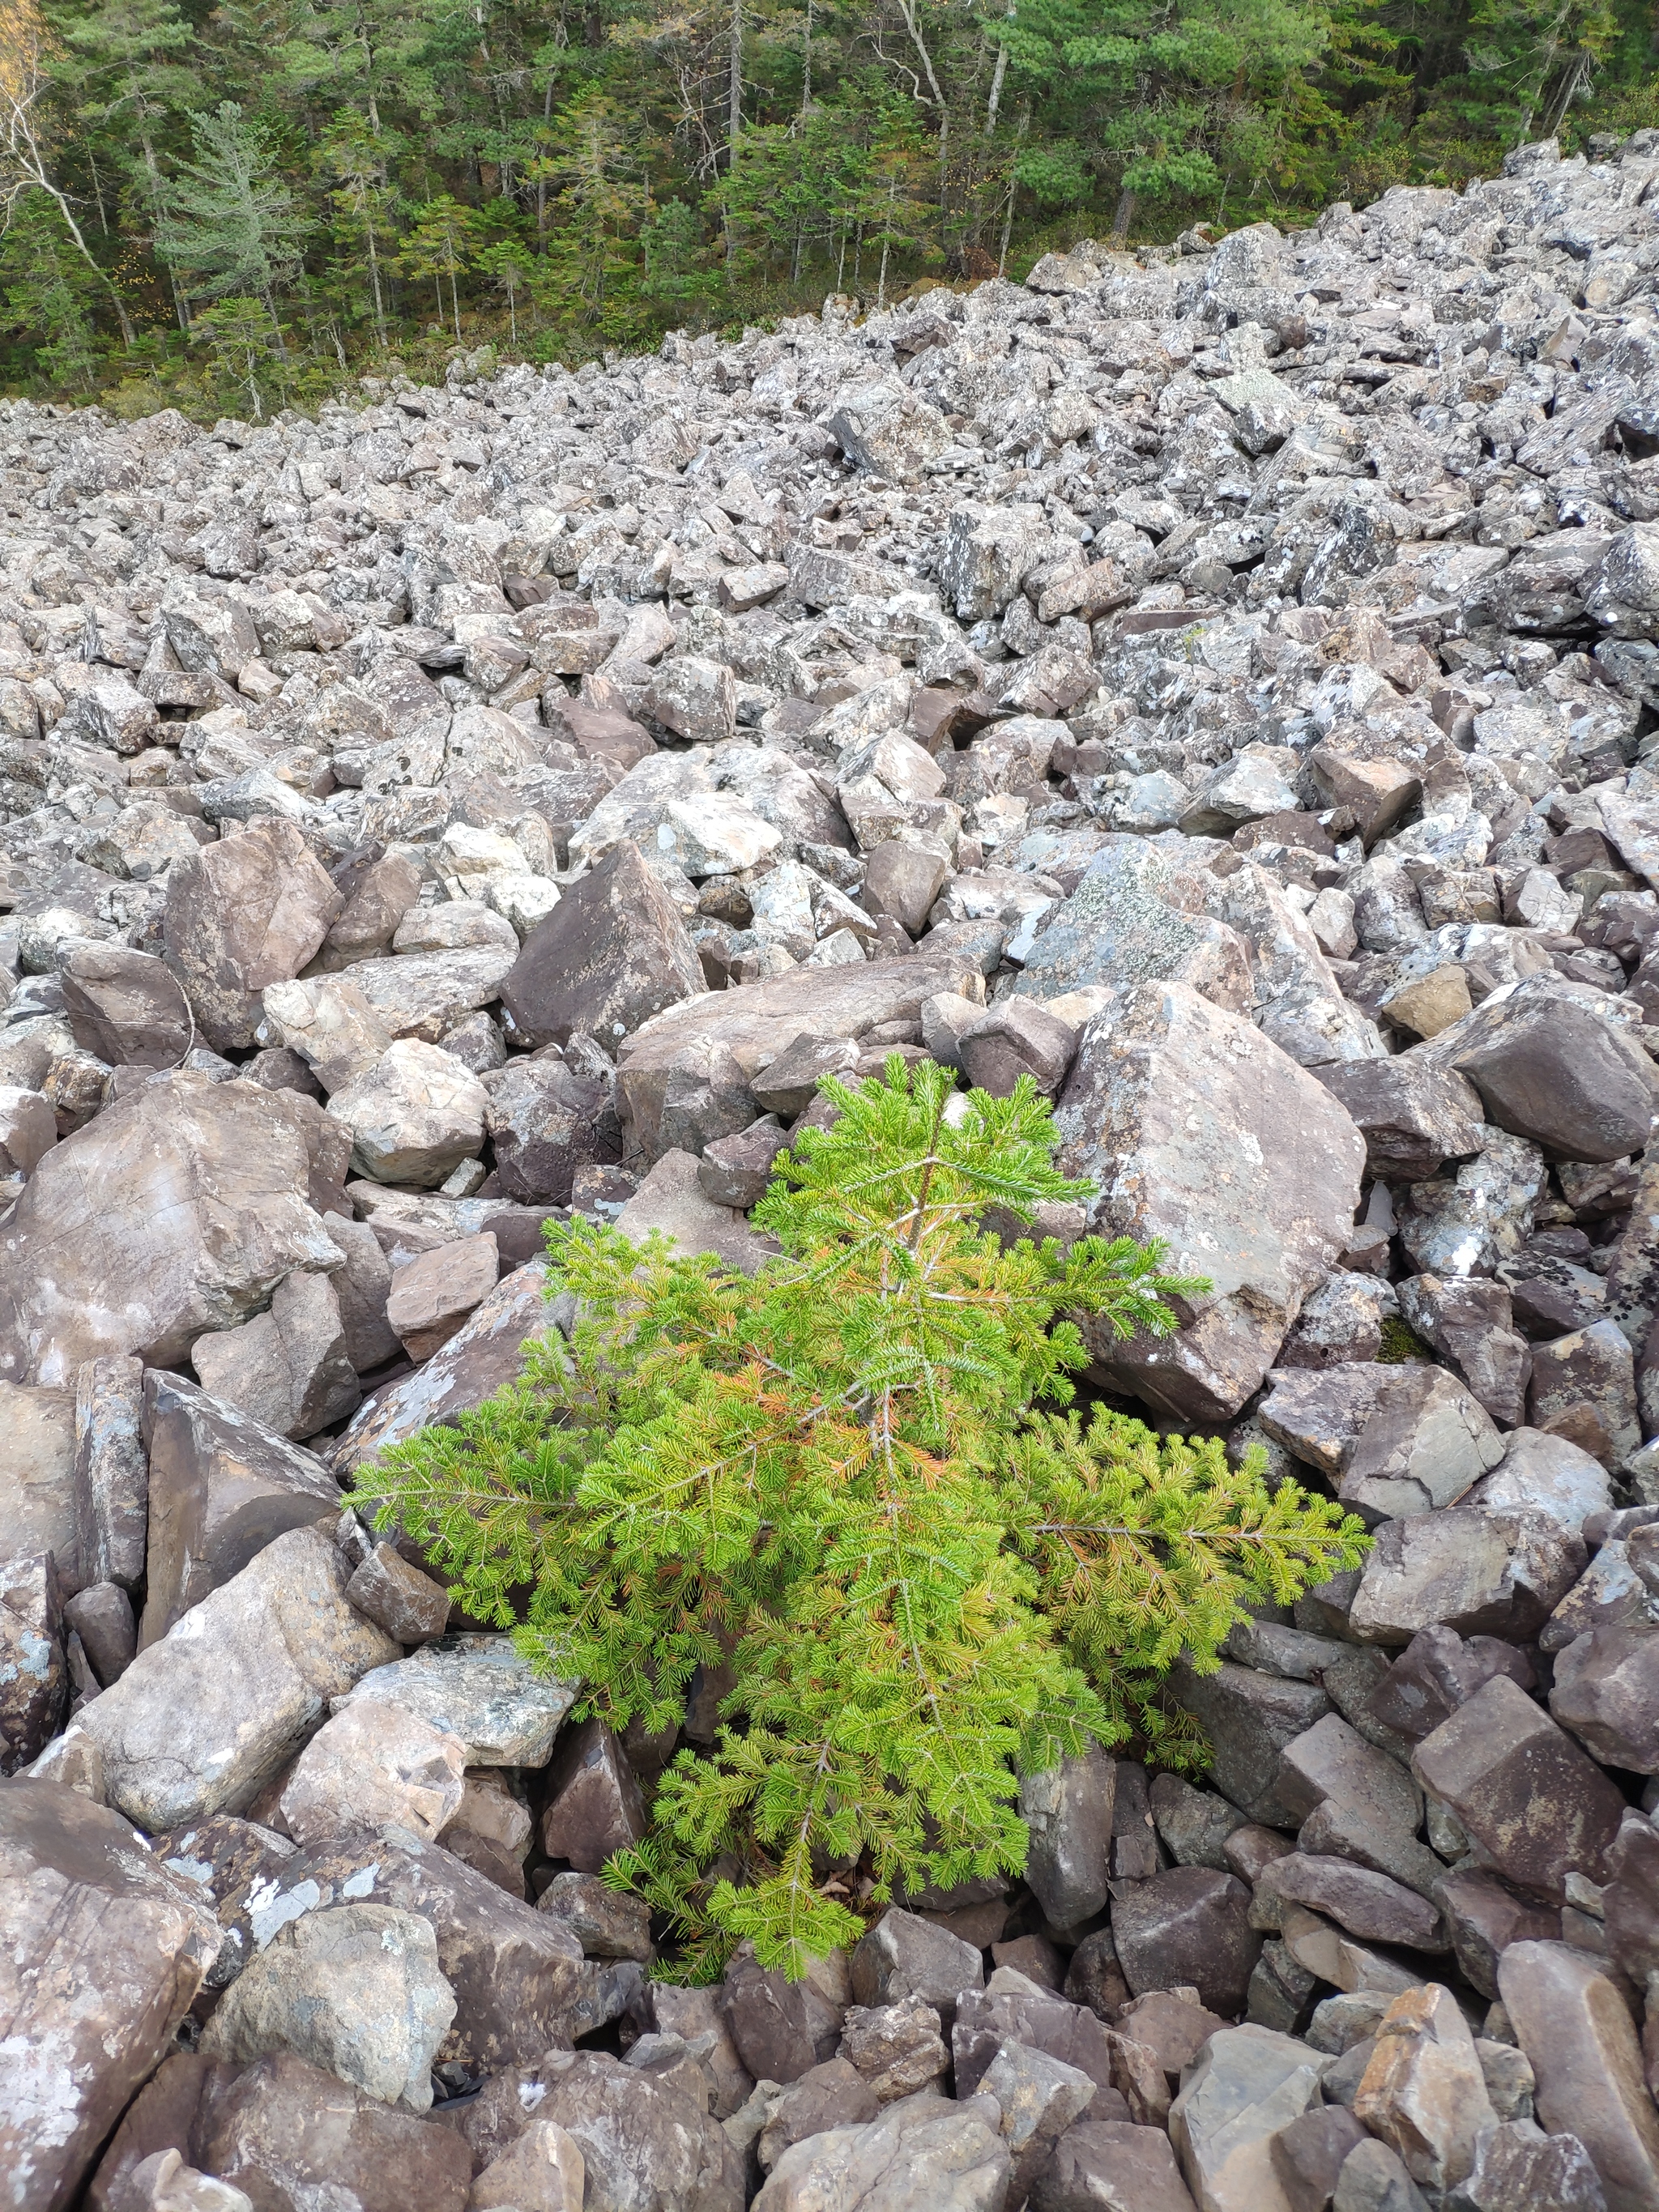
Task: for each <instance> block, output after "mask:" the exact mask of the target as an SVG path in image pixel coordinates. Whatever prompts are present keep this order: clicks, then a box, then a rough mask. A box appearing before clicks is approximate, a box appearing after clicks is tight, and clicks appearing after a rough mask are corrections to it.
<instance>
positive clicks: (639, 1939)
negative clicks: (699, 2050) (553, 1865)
mask: <svg viewBox="0 0 1659 2212" xmlns="http://www.w3.org/2000/svg"><path fill="white" fill-rule="evenodd" d="M536 1910H537V1911H538V1912H547V1913H550V1914H551V1915H552V1916H553V1917H554V1918H555V1919H556V1920H557V1921H559V1922H560V1923H562V1925H563V1926H565V1927H566V1928H568V1929H569V1930H570V1932H571V1934H572V1935H573V1936H575V1938H576V1940H577V1941H578V1942H580V1945H581V1947H582V1953H583V1955H584V1956H585V1957H586V1958H589V1959H637V1960H639V1962H640V1964H641V1966H647V1965H648V1964H649V1963H650V1960H651V1909H650V1907H649V1906H648V1905H647V1903H646V1901H645V1899H643V1898H642V1897H630V1896H629V1895H628V1894H627V1893H625V1892H623V1891H621V1890H615V1889H609V1888H607V1887H605V1883H604V1882H602V1881H599V1878H598V1876H597V1875H591V1874H578V1873H576V1872H575V1871H574V1869H573V1870H572V1871H571V1872H569V1873H567V1874H556V1875H554V1877H553V1879H552V1881H550V1882H549V1884H548V1886H547V1887H546V1888H545V1889H544V1891H543V1892H542V1893H541V1895H540V1896H539V1897H538V1899H537V1900H536ZM687 2040H688V2041H690V2040H694V2039H692V2038H688V2039H687Z"/></svg>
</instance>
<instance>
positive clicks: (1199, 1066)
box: [1056, 984, 1364, 1420]
mask: <svg viewBox="0 0 1659 2212" xmlns="http://www.w3.org/2000/svg"><path fill="white" fill-rule="evenodd" d="M1056 1121H1057V1123H1058V1126H1059V1128H1060V1136H1061V1140H1062V1143H1061V1152H1060V1164H1061V1166H1062V1167H1063V1168H1064V1169H1065V1170H1066V1172H1067V1173H1069V1174H1073V1175H1086V1174H1093V1175H1094V1176H1097V1178H1099V1177H1102V1176H1103V1185H1102V1198H1101V1200H1100V1203H1099V1205H1098V1206H1097V1210H1096V1224H1097V1226H1098V1228H1099V1229H1100V1230H1101V1231H1102V1232H1103V1233H1105V1234H1108V1235H1131V1236H1134V1237H1139V1238H1141V1239H1143V1240H1144V1239H1145V1238H1146V1237H1153V1236H1161V1237H1167V1238H1168V1240H1169V1242H1170V1248H1171V1253H1170V1257H1171V1261H1172V1262H1173V1263H1174V1264H1175V1265H1176V1266H1177V1267H1183V1268H1184V1267H1190V1268H1191V1269H1192V1270H1193V1272H1194V1273H1200V1272H1201V1273H1203V1274H1204V1275H1206V1277H1207V1278H1208V1279H1209V1280H1210V1282H1211V1284H1212V1289H1211V1291H1208V1292H1206V1293H1200V1294H1197V1295H1188V1296H1185V1297H1181V1298H1178V1299H1177V1300H1176V1310H1177V1312H1178V1313H1179V1314H1180V1315H1181V1316H1182V1321H1183V1324H1184V1326H1183V1327H1182V1329H1181V1331H1180V1332H1179V1334H1176V1335H1175V1336H1172V1337H1167V1338H1163V1339H1159V1340H1156V1341H1153V1340H1148V1341H1147V1342H1146V1344H1145V1345H1144V1346H1131V1347H1128V1348H1127V1349H1126V1348H1123V1347H1120V1346H1115V1344H1113V1343H1111V1342H1109V1341H1108V1340H1106V1339H1104V1338H1102V1339H1101V1340H1099V1341H1098V1342H1095V1343H1094V1345H1093V1349H1094V1351H1095V1354H1096V1358H1097V1361H1098V1362H1099V1363H1100V1366H1101V1371H1102V1373H1103V1375H1104V1376H1110V1377H1111V1378H1112V1379H1113V1380H1114V1382H1115V1383H1116V1385H1117V1386H1118V1387H1120V1388H1128V1389H1135V1390H1138V1391H1139V1392H1141V1393H1143V1394H1150V1395H1151V1396H1152V1398H1153V1399H1154V1400H1155V1401H1156V1402H1158V1403H1159V1404H1161V1405H1166V1406H1167V1407H1169V1409H1170V1411H1171V1412H1176V1413H1181V1414H1183V1415H1186V1416H1188V1417H1199V1418H1202V1419H1210V1420H1215V1419H1227V1418H1229V1417H1230V1416H1231V1415H1232V1414H1233V1413H1237V1411H1238V1409H1239V1407H1241V1406H1242V1405H1243V1402H1244V1401H1245V1399H1246V1398H1247V1397H1249V1395H1250V1394H1251V1393H1252V1391H1254V1390H1255V1389H1256V1388H1257V1386H1258V1385H1259V1384H1260V1383H1261V1378H1262V1376H1264V1375H1265V1374H1266V1372H1267V1369H1268V1367H1269V1366H1270V1365H1271V1364H1272V1363H1273V1357H1274V1355H1275V1354H1276V1352H1278V1349H1279V1345H1280V1343H1281V1342H1282V1341H1283V1340H1284V1336H1285V1332H1286V1330H1288V1328H1290V1325H1291V1322H1293V1321H1294V1320H1295V1318H1296V1315H1297V1310H1298V1309H1299V1307H1300V1305H1301V1303H1302V1300H1303V1298H1304V1297H1305V1296H1306V1295H1307V1293H1308V1291H1310V1290H1311V1289H1312V1288H1313V1286H1314V1285H1315V1283H1316V1281H1317V1280H1318V1279H1321V1278H1322V1276H1323V1275H1324V1274H1325V1273H1327V1272H1328V1269H1329V1267H1331V1265H1332V1264H1333V1262H1334V1260H1335V1259H1336V1257H1337V1256H1338V1255H1339V1253H1340V1250H1341V1249H1342V1247H1343V1245H1344V1243H1346V1237H1347V1232H1348V1230H1349V1228H1350V1226H1351V1225H1352V1219H1353V1212H1354V1207H1355V1206H1356V1205H1357V1203H1358V1195H1359V1175H1360V1170H1361V1167H1362V1165H1363V1161H1364V1147H1363V1145H1362V1142H1361V1139H1360V1137H1359V1134H1358V1131H1357V1130H1356V1129H1355V1128H1354V1126H1353V1124H1352V1121H1350V1120H1349V1119H1348V1116H1347V1115H1346V1111H1345V1110H1344V1109H1342V1108H1341V1107H1340V1105H1339V1104H1338V1103H1337V1102H1336V1101H1335V1100H1334V1098H1332V1097H1330V1095H1329V1094H1328V1092H1327V1091H1324V1090H1323V1089H1322V1087H1321V1086H1320V1085H1318V1084H1316V1082H1315V1081H1314V1080H1313V1079H1312V1078H1311V1077H1310V1076H1309V1075H1307V1074H1306V1073H1304V1072H1303V1071H1302V1070H1301V1069H1299V1068H1298V1067H1297V1066H1296V1064H1295V1063H1294V1062H1293V1061H1292V1060H1290V1059H1289V1058H1288V1057H1287V1056H1286V1055H1285V1054H1282V1053H1281V1052H1279V1049H1278V1048H1277V1047H1276V1046H1273V1045H1272V1044H1270V1043H1269V1042H1267V1039H1266V1038H1265V1037H1263V1036H1261V1033H1260V1032H1259V1031H1258V1030H1252V1029H1251V1028H1250V1027H1249V1024H1246V1023H1243V1022H1242V1021H1241V1020H1240V1019H1239V1018H1237V1016H1235V1015H1231V1014H1228V1013H1226V1012H1224V1011H1223V1010H1222V1009H1221V1008H1219V1007H1216V1006H1209V1005H1207V1004H1206V1002H1205V1001H1204V1000H1201V999H1200V998H1199V997H1198V995H1197V994H1196V993H1194V992H1193V991H1191V990H1190V989H1188V987H1186V986H1184V985H1181V984H1168V985H1161V986H1160V985H1153V984H1149V985H1147V986H1146V987H1144V988H1143V989H1142V990H1141V991H1140V992H1139V993H1138V994H1136V995H1135V996H1134V997H1133V999H1132V1000H1130V1001H1129V1003H1128V1004H1127V1006H1126V1008H1125V1010H1124V1013H1123V1016H1122V1018H1121V1020H1120V1021H1118V1022H1116V1023H1115V1024H1111V1025H1109V1026H1108V1025H1105V1024H1097V1025H1095V1026H1093V1027H1091V1029H1089V1030H1086V1031H1085V1035H1084V1038H1083V1042H1082V1045H1081V1047H1080V1048H1079V1055H1078V1060H1077V1063H1076V1065H1075V1066H1074V1067H1073V1071H1072V1073H1071V1076H1070V1077H1069V1079H1067V1082H1066V1088H1065V1090H1064V1091H1063V1092H1062V1093H1061V1096H1060V1103H1059V1107H1058V1109H1057V1112H1056ZM1290 1132H1294V1139H1293V1141H1291V1140H1289V1139H1288V1137H1287V1133H1290ZM1246 1162H1248V1163H1249V1173H1248V1174H1245V1173H1243V1171H1242V1170H1243V1164H1244V1163H1246Z"/></svg>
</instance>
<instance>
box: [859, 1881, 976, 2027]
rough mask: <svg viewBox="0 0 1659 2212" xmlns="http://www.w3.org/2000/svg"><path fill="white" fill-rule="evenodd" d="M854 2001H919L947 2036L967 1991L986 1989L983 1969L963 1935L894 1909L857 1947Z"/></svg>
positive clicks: (881, 1919)
mask: <svg viewBox="0 0 1659 2212" xmlns="http://www.w3.org/2000/svg"><path fill="white" fill-rule="evenodd" d="M852 1968H853V1996H854V2001H855V2002H857V2003H859V2004H861V2005H872V2006H873V2005H890V2004H896V2003H899V2002H902V2000H903V1999H904V1998H906V1997H920V1998H921V2001H922V2002H923V2003H924V2004H929V2005H932V2006H933V2008H934V2010H935V2011H936V2012H937V2013H938V2015H939V2020H940V2022H941V2024H942V2025H943V2027H945V2029H946V2030H947V2031H948V2029H949V2028H950V2027H951V2023H952V2021H954V2020H955V2019H956V2013H957V1998H958V1997H959V1996H961V1995H962V1993H963V1990H978V1989H982V1988H983V1987H984V1984H985V1965H984V1961H983V1960H981V1957H980V1954H979V1953H978V1952H977V1951H976V1950H975V1948H974V1947H973V1946H972V1945H971V1944H969V1943H965V1942H963V1940H962V1938H961V1937H960V1936H953V1935H951V1932H950V1930H949V1929H945V1928H939V1927H936V1926H935V1925H933V1923H931V1922H930V1921H927V1920H923V1919H921V1918H919V1917H918V1916H917V1915H916V1914H915V1913H914V1912H905V1911H902V1910H901V1909H900V1908H899V1907H898V1906H897V1905H892V1906H890V1907H889V1909H888V1910H887V1911H885V1912H884V1913H883V1915H882V1917H881V1918H880V1919H879V1920H878V1922H877V1923H876V1924H875V1926H874V1927H873V1928H872V1929H870V1930H869V1932H868V1933H867V1934H866V1935H864V1936H860V1939H859V1941H858V1942H857V1943H855V1944H854V1947H853V1960H852Z"/></svg>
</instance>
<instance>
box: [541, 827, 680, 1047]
mask: <svg viewBox="0 0 1659 2212" xmlns="http://www.w3.org/2000/svg"><path fill="white" fill-rule="evenodd" d="M702 987H703V978H702V961H701V960H700V959H699V957H698V956H697V949H696V945H693V943H692V942H691V939H690V936H689V935H688V934H687V932H686V927H685V925H684V922H683V921H681V920H680V917H679V914H678V909H677V908H676V907H675V905H674V902H673V901H672V900H671V898H670V897H669V896H668V893H667V892H666V891H665V890H664V889H663V886H662V884H660V883H659V881H658V879H657V878H656V877H655V876H653V874H652V872H651V871H650V869H649V868H647V866H646V865H645V862H644V860H642V859H641V856H640V851H639V848H638V847H637V846H636V845H633V844H629V843H624V844H621V845H617V846H615V847H613V848H612V849H611V851H610V852H609V853H607V854H605V858H604V859H603V860H601V861H600V862H599V866H597V867H596V868H595V869H594V870H593V872H592V874H591V875H587V876H584V877H583V878H581V880H580V882H579V883H576V884H573V885H572V886H571V887H570V889H569V890H567V891H566V892H565V893H564V895H563V896H562V898H561V899H560V901H559V903H558V904H557V906H556V907H555V908H553V910H552V911H551V913H550V914H548V915H544V916H543V918H542V920H541V921H538V923H537V925H536V927H535V928H534V929H533V930H532V932H531V933H530V935H529V936H528V937H527V938H526V940H525V946H524V950H523V951H522V952H521V953H520V956H519V958H518V961H517V963H516V964H515V965H514V967H513V970H512V972H511V974H510V975H508V976H507V981H505V982H504V983H503V984H502V986H501V1003H502V1004H503V1006H506V1008H507V1012H508V1013H509V1014H510V1015H511V1016H512V1018H513V1023H514V1024H515V1025H516V1026H517V1028H518V1030H519V1031H520V1034H521V1035H523V1036H527V1037H529V1038H531V1039H532V1042H535V1043H536V1044H538V1045H541V1044H565V1043H567V1042H568V1041H569V1038H570V1035H571V1032H572V1031H573V1030H587V1031H588V1032H589V1033H590V1034H591V1035H592V1036H596V1037H597V1038H598V1039H599V1042H600V1043H601V1044H602V1045H604V1046H605V1047H606V1048H607V1049H611V1048H614V1046H615V1044H616V1042H617V1039H618V1038H619V1037H623V1036H629V1035H630V1034H631V1033H632V1032H633V1031H634V1030H636V1029H638V1028H639V1026H640V1024H641V1023H642V1022H645V1021H647V1020H648V1019H649V1018H650V1017H651V1016H652V1015H653V1014H654V1013H657V1012H660V1011H661V1009H662V1008H663V1007H665V1006H672V1005H674V1003H675V1002H676V1000H680V999H689V998H691V997H693V996H695V995H696V994H698V993H700V992H701V991H702Z"/></svg>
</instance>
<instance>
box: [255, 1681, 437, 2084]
mask: <svg viewBox="0 0 1659 2212" xmlns="http://www.w3.org/2000/svg"><path fill="white" fill-rule="evenodd" d="M465 1771H466V1746H465V1744H464V1743H463V1742H462V1741H461V1740H460V1738H459V1736H457V1735H450V1734H449V1733H448V1732H447V1730H445V1729H438V1728H434V1727H433V1725H432V1723H430V1722H429V1721H423V1720H421V1719H419V1718H418V1717H416V1715H415V1714H413V1713H409V1712H404V1711H402V1710H401V1708H399V1707H398V1706H397V1705H346V1706H344V1707H343V1709H342V1710H341V1711H339V1712H337V1713H336V1714H335V1715H334V1717H333V1718H332V1719H331V1720H327V1721H325V1722H324V1723H323V1725H322V1727H321V1728H320V1729H319V1730H318V1732H317V1734H316V1735H314V1736H313V1737H312V1739H311V1741H310V1742H309V1743H308V1744H307V1746H306V1747H305V1749H304V1750H303V1751H302V1752H301V1753H300V1756H299V1757H298V1759H295V1762H294V1765H293V1767H292V1768H291V1770H290V1771H289V1776H288V1779H287V1780H286V1782H285V1783H284V1784H283V1793H282V1796H280V1797H279V1798H278V1800H277V1811H278V1812H279V1813H280V1814H281V1816H282V1821H283V1826H284V1828H285V1829H286V1830H287V1832H288V1833H289V1835H290V1836H292V1837H293V1838H294V1840H295V1843H296V1844H313V1843H318V1842H321V1841H324V1840H325V1839H326V1838H329V1837H331V1836H333V1835H336V1834H337V1833H338V1832H339V1831H340V1830H341V1829H343V1828H351V1827H363V1828H384V1827H387V1826H394V1827H399V1828H407V1829H408V1830H409V1832H410V1834H411V1835H415V1836H418V1837H419V1838H421V1840H422V1843H432V1842H435V1840H436V1839H437V1838H438V1836H439V1834H440V1833H441V1831H442V1830H443V1829H445V1828H447V1826H449V1823H450V1822H451V1821H452V1820H453V1819H454V1818H455V1816H456V1814H458V1813H459V1811H460V1808H461V1800H462V1797H463V1796H464V1794H465ZM275 2047H276V2046H274V2045H273V2046H272V2048H275ZM352 2078H353V2079H356V2076H353V2077H352ZM419 2109H420V2110H422V2111H424V2110H425V2106H421V2107H420V2108H419Z"/></svg>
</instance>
